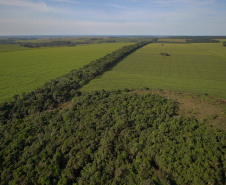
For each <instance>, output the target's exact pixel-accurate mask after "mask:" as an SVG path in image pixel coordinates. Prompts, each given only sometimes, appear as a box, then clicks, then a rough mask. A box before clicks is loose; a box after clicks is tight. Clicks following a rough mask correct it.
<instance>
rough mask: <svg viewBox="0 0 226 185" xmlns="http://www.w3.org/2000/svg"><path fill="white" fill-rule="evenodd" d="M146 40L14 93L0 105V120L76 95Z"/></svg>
mask: <svg viewBox="0 0 226 185" xmlns="http://www.w3.org/2000/svg"><path fill="white" fill-rule="evenodd" d="M148 43H150V42H139V43H136V44H134V45H129V46H124V47H122V48H120V49H118V50H116V51H114V52H113V53H111V54H108V55H106V56H104V57H102V58H100V59H98V60H96V61H92V62H90V63H89V64H88V65H85V66H84V67H83V68H80V69H78V70H72V71H71V72H70V73H68V74H66V75H64V76H61V77H59V78H56V79H54V80H51V81H50V82H47V83H46V84H45V85H44V86H43V87H40V88H38V89H37V90H35V91H32V92H30V93H27V94H26V93H23V94H22V96H18V95H14V96H13V98H12V100H11V101H9V102H5V103H3V104H2V105H0V110H1V114H0V121H1V122H3V123H7V122H8V121H9V120H11V119H14V118H17V119H22V118H24V117H25V116H26V115H30V114H35V113H39V112H42V111H46V110H50V109H54V108H56V107H58V106H59V105H60V104H62V103H64V102H66V101H68V100H70V99H71V98H72V97H74V96H76V95H78V92H77V90H78V89H79V88H81V87H82V86H83V85H85V84H86V83H88V82H89V81H90V80H92V79H94V78H96V77H97V76H98V75H101V74H102V73H103V72H104V71H106V70H108V69H109V68H111V67H113V66H114V65H116V64H117V63H118V62H119V61H121V60H122V59H123V58H124V57H126V56H127V55H129V54H131V53H132V52H134V51H135V50H137V49H139V48H141V47H143V46H145V45H146V44H148Z"/></svg>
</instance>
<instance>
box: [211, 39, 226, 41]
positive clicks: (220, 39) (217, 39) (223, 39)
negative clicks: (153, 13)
mask: <svg viewBox="0 0 226 185" xmlns="http://www.w3.org/2000/svg"><path fill="white" fill-rule="evenodd" d="M214 40H219V41H220V42H226V39H214Z"/></svg>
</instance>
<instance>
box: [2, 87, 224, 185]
mask: <svg viewBox="0 0 226 185" xmlns="http://www.w3.org/2000/svg"><path fill="white" fill-rule="evenodd" d="M176 110H177V106H176V105H175V103H174V102H173V101H171V100H166V99H163V98H161V97H158V96H156V95H150V94H144V95H135V94H133V93H125V92H120V91H114V92H110V91H109V92H106V91H96V92H93V93H82V94H81V95H80V96H78V97H76V98H75V99H74V100H73V102H72V103H71V105H68V106H67V107H65V108H64V109H57V110H54V111H46V112H42V113H41V114H38V115H32V116H30V117H26V118H25V119H13V120H12V121H10V122H8V124H1V127H0V134H1V137H0V143H1V146H0V173H1V180H0V182H1V184H2V185H3V184H4V185H5V184H58V185H60V184H73V183H74V184H84V185H85V184H164V185H165V184H198V185H202V184H203V185H204V184H224V183H225V171H224V170H225V167H226V166H225V163H223V162H224V161H225V136H226V135H225V133H223V132H221V131H216V130H214V129H213V128H210V127H208V126H206V125H205V124H200V123H198V122H197V121H196V120H194V119H193V118H186V117H179V118H176V117H175V115H176Z"/></svg>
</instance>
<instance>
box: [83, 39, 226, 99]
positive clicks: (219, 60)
mask: <svg viewBox="0 0 226 185" xmlns="http://www.w3.org/2000/svg"><path fill="white" fill-rule="evenodd" d="M162 52H163V53H169V54H170V56H162V55H160V53H162ZM225 71H226V48H225V47H222V44H221V43H214V44H213V43H211V44H206V43H205V44H204V43H198V44H160V43H152V44H149V45H147V46H145V47H143V48H141V49H139V50H137V51H136V52H135V53H133V54H132V55H130V56H128V57H127V58H126V59H124V60H123V61H121V62H120V63H119V64H118V65H117V66H115V67H114V68H113V69H112V70H111V71H108V72H106V73H105V74H104V75H102V76H101V77H99V78H98V79H95V80H93V81H91V82H90V83H89V84H88V85H86V86H84V87H83V90H87V91H92V90H100V89H108V90H110V89H124V88H130V89H133V88H134V89H135V88H143V87H149V88H151V89H166V90H173V91H181V92H191V93H203V94H209V95H212V96H216V97H220V98H226V72H225Z"/></svg>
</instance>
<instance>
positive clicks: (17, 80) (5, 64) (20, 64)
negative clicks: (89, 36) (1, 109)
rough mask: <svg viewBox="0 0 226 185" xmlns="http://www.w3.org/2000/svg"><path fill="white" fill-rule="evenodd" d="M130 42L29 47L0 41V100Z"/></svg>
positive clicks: (30, 89) (28, 89) (25, 90)
mask: <svg viewBox="0 0 226 185" xmlns="http://www.w3.org/2000/svg"><path fill="white" fill-rule="evenodd" d="M129 44H131V43H108V44H106V43H105V44H90V45H80V46H76V47H54V48H38V49H28V48H23V47H19V46H17V45H0V102H3V101H7V100H9V98H11V97H12V96H13V95H15V94H21V93H22V92H29V91H32V90H34V89H35V88H37V87H39V86H41V85H42V84H44V83H45V82H47V81H49V80H51V79H54V78H57V77H59V76H61V75H64V74H66V73H68V72H69V71H71V70H72V69H77V68H80V67H83V66H84V65H85V64H88V63H89V62H91V61H92V60H96V59H98V58H100V57H103V56H105V55H107V54H109V53H111V52H113V51H115V50H117V49H119V48H121V47H123V46H125V45H129Z"/></svg>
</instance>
